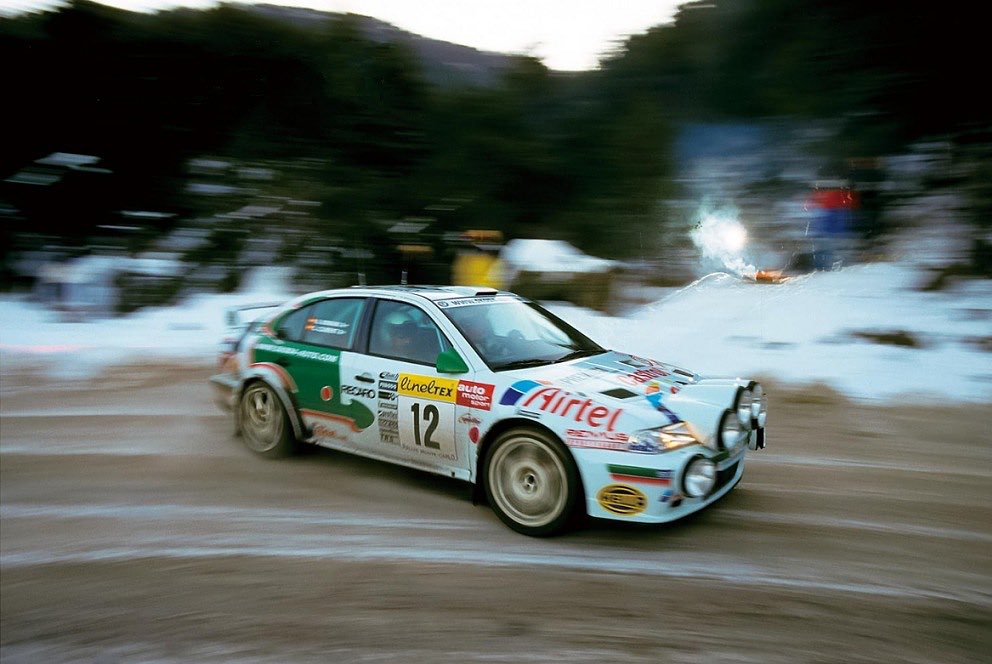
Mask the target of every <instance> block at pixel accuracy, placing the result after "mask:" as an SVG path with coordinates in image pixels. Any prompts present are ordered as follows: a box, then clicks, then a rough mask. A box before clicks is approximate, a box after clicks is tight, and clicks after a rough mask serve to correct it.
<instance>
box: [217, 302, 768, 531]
mask: <svg viewBox="0 0 992 664" xmlns="http://www.w3.org/2000/svg"><path fill="white" fill-rule="evenodd" d="M220 364H221V372H220V373H218V374H217V375H215V376H213V377H212V378H211V382H212V384H213V385H214V386H215V387H216V388H217V396H218V398H219V401H220V403H222V404H223V406H224V407H226V408H228V409H230V410H231V411H232V412H233V413H234V420H235V426H236V429H237V431H238V432H239V433H240V435H241V436H242V438H243V440H244V442H245V444H246V445H247V446H248V447H249V448H250V449H251V450H253V451H254V452H256V453H258V454H260V455H262V456H265V457H280V456H284V455H287V454H289V453H291V452H292V451H293V450H294V449H295V447H296V446H297V445H299V444H301V443H311V444H315V445H320V446H324V447H329V448H332V449H336V450H341V451H345V452H350V453H354V454H360V455H363V456H367V457H371V458H374V459H379V460H383V461H388V462H391V463H396V464H400V465H404V466H410V467H413V468H418V469H422V470H426V471H429V472H432V473H437V474H440V475H445V476H448V477H453V478H458V479H461V480H465V481H468V482H471V483H473V484H474V485H475V486H476V487H477V488H478V490H479V494H481V496H484V497H485V498H486V500H487V501H488V503H489V504H490V505H491V506H492V508H493V510H494V511H495V512H496V514H497V515H498V516H499V518H500V519H501V520H502V521H503V522H504V523H506V525H508V526H509V527H510V528H512V529H514V530H516V531H518V532H521V533H524V534H527V535H533V536H544V535H551V534H554V533H558V532H560V531H562V530H563V529H565V528H567V527H568V526H569V524H571V523H573V522H574V521H573V517H575V516H582V515H584V514H587V515H589V516H592V517H599V518H604V519H618V520H626V521H635V522H646V523H660V522H666V521H672V520H675V519H678V518H680V517H684V516H686V515H688V514H691V513H693V512H696V511H698V510H700V509H702V508H704V507H706V506H707V505H710V504H711V503H713V502H715V501H716V500H718V499H719V498H720V497H721V496H723V495H725V494H726V493H727V492H728V491H730V490H731V489H732V488H733V487H734V486H735V485H736V484H737V483H738V482H739V481H740V479H741V475H742V474H743V472H744V458H745V456H746V454H747V450H749V449H750V450H756V449H760V448H763V447H764V445H765V420H766V418H767V396H766V395H765V393H764V391H763V389H762V387H761V385H760V384H758V383H756V382H755V381H750V380H742V379H725V378H705V377H701V376H699V375H697V374H695V373H693V372H691V371H686V370H685V369H680V368H677V367H674V366H672V365H669V364H665V363H662V362H658V361H656V360H652V359H647V358H642V357H637V356H634V355H630V354H626V353H621V352H616V351H612V350H608V349H606V348H603V347H601V346H600V345H598V344H597V343H595V342H594V341H592V340H591V339H589V338H588V337H586V336H585V335H584V334H582V333H581V332H579V331H578V330H576V329H575V328H573V327H572V326H571V325H569V324H568V323H566V322H564V321H562V320H561V319H559V318H558V317H556V316H555V315H553V314H552V313H550V312H549V311H547V310H546V309H544V308H543V307H541V306H540V305H539V304H537V303H535V302H532V301H529V300H527V299H525V298H522V297H519V296H517V295H515V294H513V293H509V292H504V291H496V290H490V289H482V288H470V287H456V286H443V287H442V286H384V287H354V288H346V289H338V290H328V291H322V292H317V293H311V294H308V295H303V296H301V297H298V298H296V299H294V300H292V301H290V302H288V303H286V304H284V305H282V306H280V307H278V308H276V309H275V310H274V311H270V312H269V313H267V314H265V315H263V316H262V317H261V318H259V319H258V320H256V321H255V322H253V323H250V324H248V325H247V326H246V327H245V328H244V330H243V331H242V332H241V333H240V334H239V335H236V336H234V337H231V338H230V340H229V341H228V342H227V343H226V344H225V346H224V348H223V349H222V352H221V358H220Z"/></svg>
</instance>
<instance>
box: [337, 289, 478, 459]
mask: <svg viewBox="0 0 992 664" xmlns="http://www.w3.org/2000/svg"><path fill="white" fill-rule="evenodd" d="M449 348H451V343H450V341H449V340H448V338H447V337H446V336H445V334H444V333H443V332H442V330H441V329H440V328H439V327H438V325H437V324H436V323H435V322H434V321H433V320H432V319H431V317H430V316H429V315H428V314H427V312H426V311H425V310H424V309H422V308H420V307H419V306H416V305H414V304H411V303H408V302H400V301H397V300H388V299H380V300H377V302H376V304H375V307H374V310H373V312H372V315H371V322H370V325H369V332H368V340H367V348H366V353H364V354H362V355H359V354H357V353H351V354H349V358H348V360H347V361H346V363H345V365H344V366H343V367H342V371H343V372H344V374H343V375H345V376H347V377H348V379H349V380H351V379H354V381H356V384H363V385H364V384H372V383H369V381H374V386H375V397H376V404H375V425H374V427H372V428H370V429H369V431H368V432H367V433H369V434H371V433H372V432H373V429H374V436H369V435H365V436H363V438H362V440H363V443H367V444H368V452H369V453H370V454H371V455H372V456H377V457H381V458H386V459H391V460H395V461H398V462H401V463H404V464H407V465H415V466H419V467H425V468H428V469H430V470H433V471H435V472H443V473H446V474H449V471H450V474H454V475H456V476H464V475H465V471H466V470H467V468H468V464H469V460H468V459H467V456H468V455H467V454H466V452H465V450H463V449H460V448H459V447H458V446H457V445H456V444H455V418H456V412H455V406H456V401H457V397H458V383H459V381H458V377H457V376H453V375H450V374H440V373H438V371H437V370H436V366H435V365H436V362H437V356H438V354H439V353H440V352H442V351H444V350H447V349H449ZM352 363H353V364H352Z"/></svg>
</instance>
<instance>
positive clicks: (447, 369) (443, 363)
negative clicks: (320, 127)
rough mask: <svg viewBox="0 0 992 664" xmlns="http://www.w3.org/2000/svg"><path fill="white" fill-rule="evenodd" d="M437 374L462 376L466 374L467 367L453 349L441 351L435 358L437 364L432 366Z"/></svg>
mask: <svg viewBox="0 0 992 664" xmlns="http://www.w3.org/2000/svg"><path fill="white" fill-rule="evenodd" d="M434 368H435V369H437V372H438V373H446V374H462V373H468V365H467V364H465V360H463V359H462V356H461V355H459V354H458V352H457V351H456V350H455V349H454V348H449V349H448V350H446V351H442V352H441V353H440V354H438V356H437V363H436V364H435V365H434Z"/></svg>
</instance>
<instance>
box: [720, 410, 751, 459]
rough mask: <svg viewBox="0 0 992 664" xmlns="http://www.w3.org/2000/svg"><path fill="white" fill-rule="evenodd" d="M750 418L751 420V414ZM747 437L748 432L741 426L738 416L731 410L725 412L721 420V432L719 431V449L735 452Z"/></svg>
mask: <svg viewBox="0 0 992 664" xmlns="http://www.w3.org/2000/svg"><path fill="white" fill-rule="evenodd" d="M748 417H749V418H750V414H749V415H748ZM749 421H750V420H749ZM746 437H747V431H746V430H745V429H744V427H742V426H741V423H740V420H739V418H738V414H737V413H736V412H735V411H733V410H730V409H727V410H725V411H723V417H721V418H720V430H719V431H717V441H718V442H719V449H723V450H731V451H733V450H735V449H737V446H738V445H740V444H741V443H743V442H744V439H745V438H746Z"/></svg>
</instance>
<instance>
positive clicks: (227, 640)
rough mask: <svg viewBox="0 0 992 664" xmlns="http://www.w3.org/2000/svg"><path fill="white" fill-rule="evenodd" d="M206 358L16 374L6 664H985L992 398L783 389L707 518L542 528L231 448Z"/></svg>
mask: <svg viewBox="0 0 992 664" xmlns="http://www.w3.org/2000/svg"><path fill="white" fill-rule="evenodd" d="M208 374H209V370H208V369H199V368H187V369H183V368H178V369H177V368H170V369H168V370H163V369H162V368H159V367H139V368H130V369H118V370H114V371H112V372H110V373H109V374H107V375H106V376H105V377H103V378H101V379H100V380H99V381H97V382H96V383H95V384H91V385H83V384H80V383H64V382H60V381H52V380H45V379H41V378H39V377H37V376H32V375H30V374H29V373H10V372H8V373H5V374H3V375H2V385H0V660H2V661H3V662H4V664H12V663H14V662H42V661H44V662H67V661H98V662H192V661H195V662H221V661H241V662H328V661H331V662H520V661H528V662H534V661H538V662H541V661H551V662H649V661H650V662H675V663H683V662H684V663H695V662H714V661H729V662H800V661H802V662H978V661H988V659H987V658H988V653H989V652H992V555H990V554H992V481H990V472H992V435H990V433H989V430H990V428H992V406H989V405H985V406H967V407H963V406H962V407H958V406H955V407H946V406H945V407H925V408H924V407H918V406H917V407H909V406H905V407H880V406H874V407H869V406H864V405H855V404H851V403H848V402H846V401H844V400H842V399H840V398H838V397H836V396H835V395H830V394H828V393H818V392H816V391H813V390H802V391H800V390H784V389H774V388H773V390H772V392H771V406H770V418H769V427H770V429H769V430H770V447H769V449H768V450H765V451H764V452H762V453H757V454H751V455H749V458H748V468H747V471H746V472H745V474H744V479H743V481H742V482H741V484H740V485H739V486H738V488H737V489H735V490H734V491H733V492H731V494H730V495H729V496H728V497H727V498H726V499H724V500H723V501H721V502H720V503H718V504H717V505H716V506H714V507H712V508H710V509H709V510H708V511H705V512H703V513H702V514H699V515H697V516H695V517H692V518H690V519H689V520H687V521H684V522H680V523H677V524H673V525H667V526H662V527H633V526H630V525H627V524H613V523H603V522H593V523H590V524H588V526H587V527H586V528H585V529H583V530H580V531H578V532H575V533H572V534H569V535H566V536H564V537H559V538H556V539H551V540H534V539H529V538H526V537H523V536H521V535H517V534H515V533H513V532H512V531H510V530H509V529H507V528H506V527H504V526H503V525H502V524H501V523H500V522H499V521H498V520H497V518H496V517H495V515H494V514H493V513H492V512H491V511H490V510H489V508H488V507H486V506H484V505H473V504H472V502H471V500H470V499H469V492H468V490H467V488H466V486H465V485H463V484H460V483H457V482H454V481H449V480H446V479H442V478H437V477H434V476H431V475H427V474H424V473H420V472H417V471H412V470H406V469H400V468H394V467H391V466H387V465H384V464H382V463H378V462H373V461H367V460H364V459H359V458H355V457H349V456H346V455H343V454H339V453H334V452H329V451H324V450H314V451H312V452H310V453H308V454H305V455H302V456H299V457H295V458H292V459H289V460H286V461H267V460H264V459H261V458H258V457H256V456H253V455H252V454H251V453H250V452H248V451H247V450H246V449H244V448H243V447H242V445H241V443H240V441H239V440H238V439H236V438H234V437H233V436H232V435H231V424H230V421H229V419H228V418H226V417H224V416H223V415H221V414H220V412H219V411H218V410H217V409H216V407H215V406H214V405H213V403H212V401H211V393H210V390H209V386H208V385H207V382H206V378H207V376H208Z"/></svg>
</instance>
